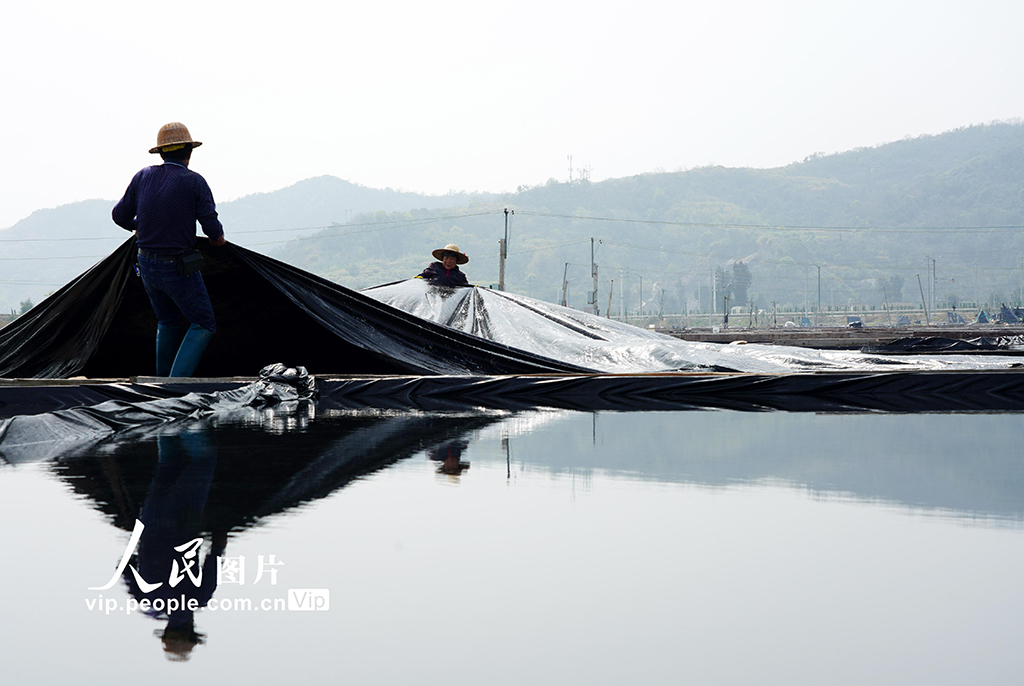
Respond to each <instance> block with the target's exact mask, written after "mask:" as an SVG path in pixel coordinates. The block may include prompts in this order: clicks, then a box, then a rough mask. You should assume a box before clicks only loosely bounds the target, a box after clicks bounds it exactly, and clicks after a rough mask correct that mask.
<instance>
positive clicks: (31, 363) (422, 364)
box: [0, 238, 584, 378]
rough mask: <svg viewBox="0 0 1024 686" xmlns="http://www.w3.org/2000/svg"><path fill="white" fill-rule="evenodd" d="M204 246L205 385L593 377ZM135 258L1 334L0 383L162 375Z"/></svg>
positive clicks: (240, 251) (68, 289) (280, 267)
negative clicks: (214, 325) (208, 316)
mask: <svg viewBox="0 0 1024 686" xmlns="http://www.w3.org/2000/svg"><path fill="white" fill-rule="evenodd" d="M198 246H199V248H200V249H201V250H202V251H203V252H204V256H205V258H206V264H205V266H204V267H203V278H204V280H205V281H206V284H207V288H208V290H209V291H210V295H211V298H212V300H213V305H214V310H215V311H216V314H217V321H218V332H217V335H216V336H214V338H213V341H212V342H211V343H210V347H209V348H208V349H207V351H206V354H205V355H204V356H203V360H202V362H201V363H200V365H199V368H198V369H197V370H196V375H197V376H208V377H229V376H243V375H252V374H254V373H255V372H256V370H258V369H260V368H262V367H263V366H264V365H265V364H267V363H268V362H272V361H281V362H284V363H286V364H293V365H294V364H303V365H304V366H306V368H308V369H309V370H310V371H311V372H314V373H318V372H329V373H336V374H346V373H359V374H394V373H414V374H466V373H478V374H522V373H534V372H553V371H554V372H558V371H584V370H582V369H580V368H578V367H574V366H572V365H569V364H564V363H559V362H557V361H555V360H551V359H546V358H545V357H542V356H538V355H533V354H530V353H527V352H523V351H519V350H514V349H512V348H508V347H506V346H503V345H501V344H498V343H495V342H493V341H488V340H484V339H481V338H477V337H475V336H470V335H467V334H464V333H462V332H461V331H455V330H452V329H447V328H444V327H441V326H438V325H436V324H433V323H431V322H425V321H422V320H420V319H417V318H415V317H412V316H410V315H408V314H406V313H404V312H400V311H397V310H394V309H392V308H390V307H387V306H386V305H382V304H381V303H380V302H378V301H376V300H374V299H372V298H368V297H366V296H365V295H362V294H360V293H358V292H355V291H352V290H349V289H347V288H344V287H342V286H338V285H336V284H333V283H331V282H329V281H326V280H324V279H321V278H319V277H316V276H314V275H312V274H309V273H306V272H303V271H301V270H299V269H295V268H294V267H290V266H288V265H286V264H283V263H281V262H278V261H276V260H273V259H270V258H268V257H264V256H262V255H259V254H258V253H255V252H252V251H250V250H246V249H245V248H240V247H238V246H235V245H231V244H228V245H227V246H225V247H224V248H210V247H209V243H208V242H207V241H205V240H200V241H198ZM134 259H135V241H134V239H133V238H132V239H129V240H128V241H126V242H125V243H124V244H123V245H122V246H121V247H120V248H118V249H117V250H116V251H115V252H114V253H112V254H111V255H110V257H108V258H106V259H105V260H103V261H102V262H101V263H99V264H98V265H96V266H95V267H93V268H92V269H90V270H89V271H87V272H85V273H84V274H82V275H81V276H79V277H78V278H77V279H75V280H74V281H73V282H71V283H70V284H68V285H67V286H65V287H64V288H62V289H60V290H59V291H57V292H56V293H55V294H54V295H52V296H50V297H49V298H47V299H46V300H45V301H43V302H42V303H40V304H39V305H37V306H36V307H34V308H32V310H31V311H29V312H28V313H27V314H25V315H23V316H22V317H19V318H18V320H17V321H16V322H14V323H13V324H11V325H9V326H7V327H4V328H3V329H0V377H5V378H13V377H25V378H29V377H31V378H67V377H70V376H74V375H85V376H88V377H92V378H125V377H131V376H139V375H145V374H149V373H152V370H153V365H154V335H155V331H156V318H155V316H154V315H153V312H152V309H151V308H150V305H149V300H148V298H147V296H146V293H145V290H144V289H143V288H142V283H141V280H140V279H139V278H138V277H136V276H135V275H134V272H133V267H132V265H133V262H134Z"/></svg>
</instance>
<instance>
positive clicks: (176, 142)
mask: <svg viewBox="0 0 1024 686" xmlns="http://www.w3.org/2000/svg"><path fill="white" fill-rule="evenodd" d="M202 144H203V142H202V141H194V140H192V134H190V133H189V132H188V127H186V126H185V125H184V124H182V123H181V122H178V121H172V122H171V123H170V124H164V125H163V126H161V127H160V130H159V131H158V132H157V134H156V145H155V146H153V147H152V148H150V149H149V152H150V154H151V155H155V154H157V153H160V157H161V158H163V159H164V160H175V161H177V162H180V163H182V164H185V165H186V166H187V165H188V162H189V159H190V158H191V157H192V148H198V147H199V146H200V145H202Z"/></svg>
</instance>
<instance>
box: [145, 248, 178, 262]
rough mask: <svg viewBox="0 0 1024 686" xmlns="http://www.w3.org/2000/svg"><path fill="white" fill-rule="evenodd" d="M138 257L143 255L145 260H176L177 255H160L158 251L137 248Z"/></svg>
mask: <svg viewBox="0 0 1024 686" xmlns="http://www.w3.org/2000/svg"><path fill="white" fill-rule="evenodd" d="M139 257H145V258H146V259H147V260H157V261H158V262H177V261H178V256H177V255H162V254H160V253H158V252H149V251H148V250H143V249H142V248H139Z"/></svg>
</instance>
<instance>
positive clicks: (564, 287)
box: [562, 262, 569, 307]
mask: <svg viewBox="0 0 1024 686" xmlns="http://www.w3.org/2000/svg"><path fill="white" fill-rule="evenodd" d="M568 276H569V263H568V262H566V263H565V269H564V270H563V271H562V307H568V305H566V303H565V292H566V291H567V290H568V289H569V281H568V279H567V278H566V277H568Z"/></svg>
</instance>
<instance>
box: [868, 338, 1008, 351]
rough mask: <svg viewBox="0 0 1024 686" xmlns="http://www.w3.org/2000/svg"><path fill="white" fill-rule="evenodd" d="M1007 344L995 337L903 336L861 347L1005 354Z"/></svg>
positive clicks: (884, 349)
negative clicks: (879, 343)
mask: <svg viewBox="0 0 1024 686" xmlns="http://www.w3.org/2000/svg"><path fill="white" fill-rule="evenodd" d="M1008 349H1009V344H1008V343H1006V342H1005V341H1004V340H1003V339H1001V338H997V337H986V336H980V337H978V338H970V339H966V340H963V339H959V338H945V337H943V336H905V337H903V338H897V339H896V340H894V341H891V342H889V343H886V344H884V345H869V346H865V347H863V348H861V352H866V353H887V354H889V353H943V352H955V353H974V352H981V351H993V350H998V351H1000V352H1002V353H1003V354H1006V353H1007V352H1008Z"/></svg>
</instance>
